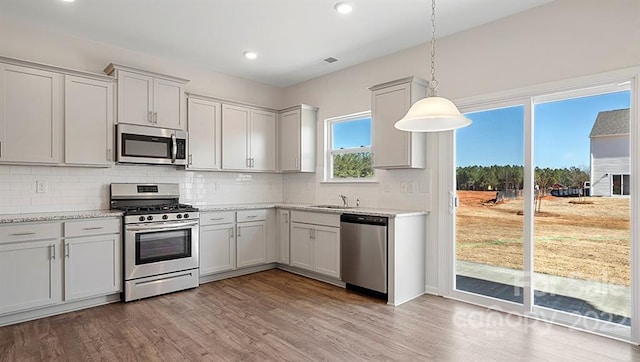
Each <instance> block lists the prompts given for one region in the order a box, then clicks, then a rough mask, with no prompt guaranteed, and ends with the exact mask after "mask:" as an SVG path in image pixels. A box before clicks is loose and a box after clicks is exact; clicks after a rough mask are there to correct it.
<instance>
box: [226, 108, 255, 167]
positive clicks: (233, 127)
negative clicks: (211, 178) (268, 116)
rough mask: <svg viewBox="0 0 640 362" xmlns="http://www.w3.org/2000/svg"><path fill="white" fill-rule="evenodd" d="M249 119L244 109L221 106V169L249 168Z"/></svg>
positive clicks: (247, 112)
mask: <svg viewBox="0 0 640 362" xmlns="http://www.w3.org/2000/svg"><path fill="white" fill-rule="evenodd" d="M249 117H250V110H249V108H245V107H238V106H232V105H228V104H223V105H222V168H223V169H227V170H245V169H248V168H249V156H248V151H249V143H248V142H249V140H248V138H249Z"/></svg>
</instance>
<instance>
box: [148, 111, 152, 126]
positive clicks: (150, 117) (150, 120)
mask: <svg viewBox="0 0 640 362" xmlns="http://www.w3.org/2000/svg"><path fill="white" fill-rule="evenodd" d="M147 122H149V123H153V112H151V111H149V114H147Z"/></svg>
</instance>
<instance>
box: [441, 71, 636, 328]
mask: <svg viewBox="0 0 640 362" xmlns="http://www.w3.org/2000/svg"><path fill="white" fill-rule="evenodd" d="M630 88H631V87H630V85H629V83H622V84H611V85H602V86H597V87H590V88H585V89H577V90H572V91H565V92H562V93H556V94H545V95H539V96H532V97H529V98H526V99H524V100H520V101H519V102H512V103H511V104H496V105H494V106H493V107H492V106H491V104H490V103H484V105H483V106H481V107H477V106H474V107H473V108H472V107H467V108H466V109H464V110H465V111H467V112H466V113H465V114H466V115H467V116H468V117H469V118H471V119H472V121H473V124H472V125H471V126H469V127H467V128H463V129H460V130H457V131H456V132H455V136H454V138H455V140H454V142H455V160H456V161H455V187H456V196H457V201H458V203H457V205H458V207H457V209H455V211H454V213H453V214H454V215H455V217H454V219H455V224H454V225H453V229H454V234H453V237H454V241H455V242H454V247H453V248H452V249H453V250H452V254H453V262H454V267H453V268H452V269H453V276H452V279H451V286H452V288H451V296H453V297H455V298H458V299H463V300H468V301H471V302H473V303H478V304H483V305H487V306H490V307H493V308H496V309H501V310H510V311H515V312H519V313H522V314H530V315H535V316H537V317H541V318H544V319H547V320H552V321H556V322H561V323H564V324H568V325H571V326H574V327H577V328H581V329H587V330H594V331H598V332H601V333H606V334H611V335H614V336H618V337H623V338H631V332H630V331H631V329H630V326H631V324H632V316H633V315H634V312H633V306H634V304H633V303H632V295H633V293H632V285H633V284H634V280H633V273H632V259H633V258H632V250H633V248H632V244H633V238H632V235H633V229H632V205H634V202H635V195H634V194H633V189H635V185H634V184H633V182H634V179H635V175H634V173H633V167H632V165H633V164H634V161H635V155H634V154H633V153H632V151H631V150H632V149H633V143H632V142H633V139H635V138H633V137H632V129H635V127H633V126H632V124H631V118H632V115H633V113H632V112H633V110H632V104H633V102H632V96H631V90H630ZM487 104H489V105H488V106H487Z"/></svg>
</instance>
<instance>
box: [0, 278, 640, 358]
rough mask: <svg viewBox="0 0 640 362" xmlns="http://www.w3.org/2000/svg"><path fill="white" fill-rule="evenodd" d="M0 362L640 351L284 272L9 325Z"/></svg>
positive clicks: (634, 354) (1, 335)
mask: <svg viewBox="0 0 640 362" xmlns="http://www.w3.org/2000/svg"><path fill="white" fill-rule="evenodd" d="M0 360H1V361H58V360H60V361H98V360H101V361H133V360H144V361H154V360H158V361H181V360H189V361H201V360H202V361H239V360H241V361H276V360H277V361H317V360H326V361H370V360H382V361H390V360H400V361H427V360H438V361H450V360H451V361H458V360H463V361H484V360H486V361H496V360H504V361H530V360H536V361H537V360H542V361H610V360H622V361H625V360H627V361H631V360H637V361H640V348H639V347H637V346H632V345H630V344H627V343H624V342H618V341H614V340H611V339H608V338H603V337H598V336H595V335H591V334H588V333H584V332H578V331H573V330H570V329H567V328H563V327H558V326H553V325H550V324H546V323H543V322H539V321H533V320H528V319H523V318H518V317H515V316H507V315H505V314H501V313H498V312H492V311H486V310H485V309H483V308H480V307H476V306H471V305H467V304H465V303H460V302H455V301H451V300H446V299H443V298H439V297H433V296H423V297H420V298H418V299H416V300H413V301H411V302H409V303H406V304H404V305H402V306H400V307H391V306H388V305H386V304H385V303H383V302H381V301H379V300H376V299H372V298H369V297H365V296H361V295H358V294H355V293H353V292H349V291H345V290H344V289H341V288H337V287H334V286H331V285H328V284H324V283H320V282H317V281H314V280H310V279H307V278H303V277H300V276H297V275H294V274H290V273H287V272H284V271H280V270H269V271H266V272H262V273H256V274H252V275H247V276H243V277H238V278H233V279H228V280H223V281H218V282H213V283H208V284H203V285H202V286H201V287H200V288H196V289H192V290H188V291H183V292H178V293H173V294H169V295H164V296H159V297H155V298H150V299H145V300H142V301H137V302H133V303H127V304H124V303H116V304H110V305H106V306H101V307H96V308H91V309H86V310H82V311H78V312H73V313H67V314H64V315H59V316H54V317H49V318H43V319H40V320H36V321H31V322H25V323H21V324H17V325H13V326H7V327H2V328H0Z"/></svg>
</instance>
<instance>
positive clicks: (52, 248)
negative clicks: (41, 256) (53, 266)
mask: <svg viewBox="0 0 640 362" xmlns="http://www.w3.org/2000/svg"><path fill="white" fill-rule="evenodd" d="M49 248H50V250H51V259H53V260H55V259H56V244H51V246H49Z"/></svg>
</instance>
